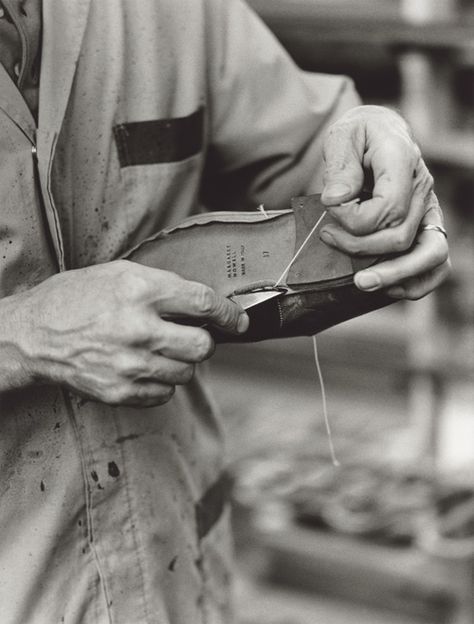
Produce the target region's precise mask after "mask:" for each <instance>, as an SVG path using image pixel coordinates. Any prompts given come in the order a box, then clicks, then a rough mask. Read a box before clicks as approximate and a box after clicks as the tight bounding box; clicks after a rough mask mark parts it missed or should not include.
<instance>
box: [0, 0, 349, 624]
mask: <svg viewBox="0 0 474 624" xmlns="http://www.w3.org/2000/svg"><path fill="white" fill-rule="evenodd" d="M315 37H317V33H315ZM41 63H42V64H41V78H40V95H39V102H40V103H39V119H38V124H37V127H36V124H35V121H34V119H33V117H32V115H31V113H30V111H29V109H28V107H27V105H26V103H25V102H24V100H23V99H22V97H21V94H20V92H19V91H18V89H17V87H16V86H15V83H14V82H13V81H12V80H11V78H10V77H9V75H8V74H7V72H6V71H5V70H3V68H2V67H1V66H0V181H1V183H0V269H1V270H0V296H1V297H7V296H9V295H12V294H14V293H18V292H20V291H24V290H27V289H29V288H31V287H33V286H34V285H36V284H38V283H39V282H41V281H43V280H46V279H47V278H48V277H49V276H51V275H53V274H54V273H57V272H58V271H65V270H69V269H73V268H74V269H76V268H80V267H85V266H88V265H92V264H96V263H101V262H107V261H110V260H113V259H116V258H119V257H122V256H124V255H126V253H127V251H128V250H130V249H131V248H132V247H134V246H135V245H136V244H137V243H139V242H140V241H141V240H143V239H145V238H147V237H149V236H150V235H152V234H153V233H155V232H157V231H159V230H160V229H162V228H163V227H165V226H169V225H172V224H175V223H178V222H179V221H180V220H182V219H183V218H184V217H187V216H189V215H190V214H192V213H196V212H198V211H199V210H202V209H203V207H205V208H206V209H221V210H223V209H224V210H225V209H239V210H242V209H254V208H255V207H256V206H257V205H258V204H260V203H262V202H264V203H265V205H266V206H268V207H271V208H283V207H287V206H288V200H289V198H290V196H291V195H294V194H298V193H301V192H305V191H316V190H318V188H319V185H320V173H321V144H322V135H323V131H324V128H325V127H326V126H327V125H328V124H329V123H330V122H331V120H332V119H335V118H336V117H337V115H338V114H339V113H340V112H341V111H342V110H344V109H345V108H348V107H350V106H353V105H355V104H356V103H357V99H356V96H355V94H354V91H353V89H352V87H351V84H350V82H349V81H347V80H346V79H342V78H338V77H330V76H323V75H313V76H308V75H303V74H302V73H301V72H299V71H298V70H296V68H295V66H294V65H293V63H292V62H291V61H290V60H289V58H288V57H287V56H286V54H285V53H284V52H283V51H282V49H281V48H280V47H279V45H278V44H277V43H276V41H275V40H274V38H273V37H272V36H271V35H270V34H269V32H268V31H267V30H266V29H265V28H264V27H263V26H262V24H261V23H260V22H259V20H258V19H257V18H256V17H255V15H254V14H253V13H252V12H251V11H250V10H249V9H248V8H247V7H246V6H245V5H244V4H243V3H242V2H241V1H240V0H140V1H137V0H43V49H42V62H41ZM0 412H1V417H0V465H1V480H0V497H1V498H0V622H1V624H30V623H31V624H60V623H63V622H64V623H65V624H106V623H107V624H112V623H113V624H152V623H153V624H200V623H207V624H229V623H230V622H231V621H232V614H231V613H232V612H231V607H230V601H229V583H230V574H229V570H230V560H231V554H230V545H229V535H228V526H227V525H228V512H227V509H226V506H225V503H224V496H223V493H224V490H225V479H223V477H222V472H223V461H224V460H223V457H222V449H221V426H220V423H219V419H218V417H217V416H216V410H215V408H214V405H213V402H212V400H211V398H210V396H209V395H208V393H207V391H206V389H205V386H204V385H203V383H202V374H201V373H200V372H198V373H197V375H196V377H195V379H194V380H193V381H192V382H191V383H189V384H188V385H187V386H185V387H181V388H178V389H177V391H176V394H175V396H174V398H173V399H172V400H171V401H169V402H168V403H167V404H166V405H163V406H161V407H157V408H151V409H150V408H147V409H136V408H131V407H110V406H107V405H105V404H100V403H98V402H94V401H90V400H84V399H83V398H80V397H78V396H76V395H75V394H74V393H72V392H69V391H67V390H66V389H64V388H61V387H58V386H54V385H50V386H48V385H43V386H34V387H29V388H24V389H21V390H19V391H13V392H9V393H4V394H3V395H0Z"/></svg>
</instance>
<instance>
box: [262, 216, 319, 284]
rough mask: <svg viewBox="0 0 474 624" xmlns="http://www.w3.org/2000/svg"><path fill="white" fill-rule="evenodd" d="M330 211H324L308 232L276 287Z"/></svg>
mask: <svg viewBox="0 0 474 624" xmlns="http://www.w3.org/2000/svg"><path fill="white" fill-rule="evenodd" d="M327 213H328V211H327V210H325V211H324V212H323V214H322V215H321V216H320V217H319V219H318V220H317V221H316V223H315V224H314V226H313V228H312V229H311V231H310V233H309V234H308V236H307V237H306V238H305V239H304V241H303V242H302V243H301V245H300V247H299V249H298V251H297V252H296V253H295V255H294V256H293V258H292V259H291V260H290V262H289V264H288V266H287V267H286V269H285V270H284V271H283V273H282V274H281V275H280V277H279V278H278V279H277V281H276V282H275V284H274V286H275V288H276V287H277V286H279V285H280V284H281V282H282V281H283V280H284V279H285V276H286V274H287V273H288V271H289V270H290V269H291V265H292V264H293V262H294V261H295V260H296V258H297V257H298V256H299V255H300V253H301V252H302V251H303V248H304V246H305V245H306V244H307V243H308V241H309V239H310V238H311V236H312V235H313V234H314V233H315V231H316V229H317V227H318V225H319V224H320V223H321V221H322V220H323V219H324V217H325V216H326V215H327Z"/></svg>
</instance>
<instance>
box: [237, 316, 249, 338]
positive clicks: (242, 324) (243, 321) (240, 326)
mask: <svg viewBox="0 0 474 624" xmlns="http://www.w3.org/2000/svg"><path fill="white" fill-rule="evenodd" d="M248 328H249V317H248V314H247V313H246V312H244V313H243V314H241V315H240V316H239V320H238V321H237V331H238V333H239V334H243V333H244V332H246V331H247V329H248Z"/></svg>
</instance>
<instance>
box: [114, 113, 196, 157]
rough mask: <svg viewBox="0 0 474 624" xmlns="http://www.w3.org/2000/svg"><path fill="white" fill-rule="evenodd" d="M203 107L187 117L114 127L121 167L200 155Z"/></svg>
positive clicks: (123, 124) (138, 122)
mask: <svg viewBox="0 0 474 624" xmlns="http://www.w3.org/2000/svg"><path fill="white" fill-rule="evenodd" d="M203 133H204V109H203V108H199V109H198V110H197V111H195V112H194V113H192V114H191V115H188V116H187V117H176V118H173V119H156V120H151V121H137V122H130V123H122V124H118V125H116V126H115V127H114V137H115V142H116V145H117V151H118V157H119V162H120V166H121V167H122V168H123V167H132V166H135V165H153V164H165V163H174V162H179V161H182V160H185V159H187V158H191V157H192V156H195V155H196V154H198V153H199V152H200V151H201V149H202V145H203Z"/></svg>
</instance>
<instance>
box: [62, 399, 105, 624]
mask: <svg viewBox="0 0 474 624" xmlns="http://www.w3.org/2000/svg"><path fill="white" fill-rule="evenodd" d="M62 392H63V396H64V402H65V405H66V410H67V413H68V416H69V420H70V422H71V425H72V428H73V431H74V436H75V438H76V442H77V447H78V450H79V455H80V459H81V467H82V478H83V482H84V497H85V502H86V514H87V526H88V531H87V541H88V544H89V548H90V549H91V552H92V554H93V556H94V562H95V565H96V569H97V574H98V575H99V579H100V585H101V587H102V591H103V594H104V600H105V610H106V614H107V619H108V621H109V624H113V621H112V615H111V612H110V608H109V605H110V596H109V591H108V588H107V581H106V576H105V574H104V572H103V570H102V564H101V560H100V556H99V553H98V552H97V550H96V547H95V543H94V541H91V539H90V538H91V535H94V526H93V519H92V503H91V488H90V485H89V480H88V479H87V468H86V456H85V453H84V449H83V446H82V444H81V437H80V435H79V427H78V424H77V421H76V416H75V413H74V409H73V407H72V404H71V399H70V397H69V396H68V394H67V391H65V390H63V391H62Z"/></svg>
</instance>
